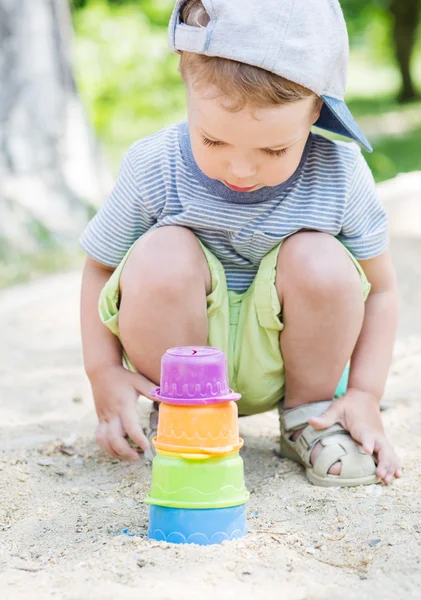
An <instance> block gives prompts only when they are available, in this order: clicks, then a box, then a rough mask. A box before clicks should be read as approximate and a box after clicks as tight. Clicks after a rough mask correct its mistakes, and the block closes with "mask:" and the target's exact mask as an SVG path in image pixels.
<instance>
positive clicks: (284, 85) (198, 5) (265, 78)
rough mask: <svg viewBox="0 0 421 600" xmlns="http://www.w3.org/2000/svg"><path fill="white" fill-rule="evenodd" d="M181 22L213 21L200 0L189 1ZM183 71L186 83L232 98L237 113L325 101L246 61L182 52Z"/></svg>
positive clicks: (202, 24) (199, 23) (203, 24)
mask: <svg viewBox="0 0 421 600" xmlns="http://www.w3.org/2000/svg"><path fill="white" fill-rule="evenodd" d="M181 17H182V21H183V22H184V23H185V24H186V25H192V26H193V27H206V26H207V24H208V23H209V21H210V18H209V15H208V13H207V12H206V10H205V7H204V6H203V4H202V2H201V0H188V1H187V2H186V4H185V6H184V8H183V10H182V14H181ZM180 73H181V76H182V78H183V80H184V82H185V83H190V84H192V85H193V86H194V87H195V88H201V87H202V86H215V87H216V88H217V89H218V90H219V91H220V93H221V95H222V96H224V97H225V98H227V99H229V106H226V108H227V110H230V111H232V112H237V111H240V110H242V109H243V108H244V107H245V106H252V107H255V108H268V107H270V106H276V105H280V104H287V103H290V102H296V101H297V100H302V99H304V98H309V97H311V96H314V97H315V99H316V103H315V106H316V107H317V108H318V107H319V106H320V105H321V104H322V100H321V99H320V98H319V97H318V96H316V95H315V94H314V93H313V92H312V91H310V90H308V89H307V88H305V87H303V86H302V85H299V84H298V83H294V82H293V81H289V80H288V79H285V78H283V77H280V76H279V75H275V73H271V72H270V71H266V70H264V69H260V68H259V67H254V66H252V65H248V64H245V63H241V62H237V61H235V60H229V59H227V58H219V57H217V56H205V55H204V54H195V53H192V52H182V53H181V58H180Z"/></svg>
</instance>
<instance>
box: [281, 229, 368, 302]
mask: <svg viewBox="0 0 421 600" xmlns="http://www.w3.org/2000/svg"><path fill="white" fill-rule="evenodd" d="M277 271H278V273H277V279H278V280H279V282H280V285H281V286H282V289H283V293H284V294H285V292H286V290H287V289H288V287H289V286H291V288H293V289H294V290H295V291H297V290H299V291H304V292H308V293H311V294H312V295H314V296H318V297H329V296H332V295H333V294H334V295H335V296H336V297H338V296H341V295H343V294H350V293H352V292H353V290H354V289H355V290H357V291H358V292H360V291H361V281H360V276H359V273H358V271H357V269H356V268H355V265H354V264H353V263H352V260H351V259H350V257H349V255H348V254H347V252H346V251H345V249H344V248H343V247H342V246H341V244H339V243H338V241H337V240H336V239H335V238H334V237H333V236H331V235H329V234H326V233H319V232H310V231H309V232H301V233H296V234H295V235H293V236H291V237H290V238H288V239H287V240H286V241H285V242H284V243H283V245H282V246H281V250H280V252H279V256H278V265H277Z"/></svg>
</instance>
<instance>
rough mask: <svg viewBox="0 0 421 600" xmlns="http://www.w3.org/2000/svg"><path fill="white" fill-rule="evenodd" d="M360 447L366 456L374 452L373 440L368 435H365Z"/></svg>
mask: <svg viewBox="0 0 421 600" xmlns="http://www.w3.org/2000/svg"><path fill="white" fill-rule="evenodd" d="M361 445H362V447H363V448H364V450H365V452H367V454H373V452H374V438H373V437H372V436H370V435H366V436H365V437H364V438H363V440H362V444H361Z"/></svg>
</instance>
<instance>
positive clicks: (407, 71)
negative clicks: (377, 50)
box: [390, 0, 421, 102]
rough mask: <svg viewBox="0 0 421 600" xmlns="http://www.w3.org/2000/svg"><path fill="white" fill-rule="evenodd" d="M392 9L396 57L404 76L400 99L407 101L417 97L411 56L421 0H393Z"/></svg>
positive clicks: (420, 9)
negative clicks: (412, 74)
mask: <svg viewBox="0 0 421 600" xmlns="http://www.w3.org/2000/svg"><path fill="white" fill-rule="evenodd" d="M390 10H391V12H392V15H393V17H394V23H393V39H394V43H395V53H396V59H397V61H398V65H399V69H400V71H401V76H402V87H401V91H400V94H399V100H400V101H401V102H407V101H409V100H413V99H414V98H416V97H417V93H416V90H415V86H414V83H413V81H412V77H411V56H412V52H413V49H414V45H415V34H416V31H417V28H418V24H419V18H420V12H421V0H392V2H391V6H390Z"/></svg>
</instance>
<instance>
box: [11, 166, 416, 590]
mask: <svg viewBox="0 0 421 600" xmlns="http://www.w3.org/2000/svg"><path fill="white" fill-rule="evenodd" d="M420 178H421V174H419V175H418V176H415V175H412V176H407V177H401V178H400V179H399V180H397V181H395V182H391V183H390V184H387V185H383V186H381V193H382V196H383V197H384V198H385V201H386V205H387V207H388V210H389V213H390V214H391V216H392V234H393V239H392V252H393V257H394V260H395V263H396V266H397V269H398V274H399V282H400V293H401V319H400V325H399V335H398V339H397V343H396V348H395V354H394V360H393V366H392V369H391V372H390V377H389V381H388V386H387V392H386V395H385V398H384V401H383V407H384V409H385V410H384V412H383V418H384V423H385V426H386V429H387V433H388V435H389V436H390V438H391V440H392V441H393V443H394V444H395V445H396V447H397V449H398V451H399V453H400V455H401V457H402V459H403V461H404V465H405V474H404V477H403V479H401V480H399V481H395V482H394V484H393V485H391V486H389V487H385V486H383V485H377V486H369V487H365V488H364V487H357V488H354V489H339V488H331V489H322V488H316V487H313V486H312V485H310V484H309V483H308V482H307V481H306V479H305V476H304V474H303V470H302V469H301V467H299V466H297V465H295V464H294V463H292V462H290V461H288V460H286V459H279V458H278V456H277V454H276V450H277V447H278V425H277V418H276V414H275V413H269V414H265V415H260V416H258V417H250V418H247V419H244V420H242V421H241V431H242V435H243V437H244V438H245V448H244V451H243V452H242V454H243V457H244V460H245V465H246V480H247V485H248V488H249V489H250V491H251V497H250V503H249V506H248V523H249V529H250V533H249V535H248V537H247V538H245V539H244V540H239V541H236V542H232V543H228V544H226V545H223V546H212V547H204V548H203V547H198V546H170V545H168V544H165V543H158V542H151V541H148V540H146V539H145V532H146V529H147V517H148V510H147V506H146V505H145V504H144V497H145V494H146V493H147V490H148V487H149V485H150V477H151V469H150V465H149V464H148V463H146V461H145V460H144V459H143V458H142V459H141V460H140V461H139V462H138V463H136V464H126V463H120V462H117V461H115V460H113V459H111V458H108V457H107V456H106V455H105V454H104V453H102V452H101V451H100V450H99V449H98V447H97V446H96V444H95V440H94V430H95V422H96V417H95V413H94V410H93V404H92V398H91V394H90V389H89V384H88V381H87V379H86V377H85V375H84V373H83V368H82V357H81V349H80V338H79V323H78V296H79V282H80V273H79V272H73V273H69V274H64V275H60V276H54V277H50V278H46V279H44V280H40V281H38V282H35V283H32V284H30V285H27V286H21V287H16V288H12V289H9V290H6V291H4V292H2V293H1V295H0V321H1V329H0V331H1V341H0V352H1V360H0V440H1V442H0V597H1V599H2V600H19V599H25V600H28V599H29V600H38V599H40V600H41V599H42V600H48V599H50V598H55V599H56V598H59V599H63V600H67V599H69V600H70V599H71V600H87V599H93V600H108V599H115V598H118V599H121V600H129V599H132V598H133V599H136V600H138V599H139V598H148V599H152V600H155V599H156V600H167V599H168V600H187V599H190V598H195V599H196V600H206V599H208V598H212V600H213V599H214V598H215V597H217V598H218V600H225V599H231V598H239V597H241V598H242V599H248V598H253V599H254V600H256V599H260V598H265V600H267V599H271V598H277V599H278V598H286V599H288V600H310V599H311V600H336V599H338V598H341V599H346V600H348V599H349V600H353V599H358V600H364V599H370V600H403V599H404V600H406V599H412V598H414V599H415V598H417V599H419V598H420V597H421V570H420V555H421V553H420V550H421V501H420V488H421V466H420V460H419V459H420V457H421V436H420V432H421V404H420V401H419V399H420V391H421V377H420V373H421V285H420V281H421V260H420V256H421V219H420V216H421V195H420V192H419V190H421V185H420ZM140 412H141V416H142V418H143V419H144V418H145V415H146V412H147V403H146V401H142V402H141V403H140ZM123 530H128V533H132V534H135V535H134V536H128V535H125V534H122V532H123Z"/></svg>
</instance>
